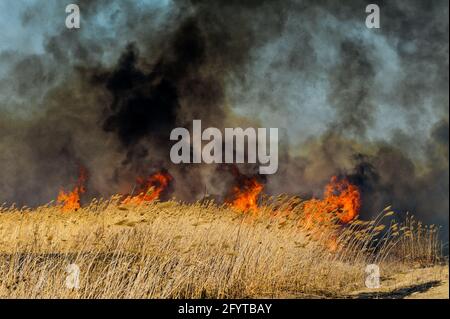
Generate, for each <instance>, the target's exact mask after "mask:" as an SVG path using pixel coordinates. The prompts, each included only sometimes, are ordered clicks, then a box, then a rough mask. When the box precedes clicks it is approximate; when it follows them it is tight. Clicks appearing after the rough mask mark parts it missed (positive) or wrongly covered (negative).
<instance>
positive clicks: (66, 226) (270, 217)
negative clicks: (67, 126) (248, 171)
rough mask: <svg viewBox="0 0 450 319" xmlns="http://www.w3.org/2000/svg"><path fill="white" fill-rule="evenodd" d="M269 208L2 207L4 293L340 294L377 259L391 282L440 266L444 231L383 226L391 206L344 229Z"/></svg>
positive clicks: (282, 204)
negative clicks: (74, 272)
mask: <svg viewBox="0 0 450 319" xmlns="http://www.w3.org/2000/svg"><path fill="white" fill-rule="evenodd" d="M263 207H264V208H261V209H260V210H259V211H258V213H251V212H249V213H239V212H236V211H234V210H232V209H230V208H228V207H225V206H218V205H215V204H214V203H212V202H204V203H196V204H182V203H178V202H175V201H169V202H164V203H160V202H153V203H146V204H142V205H140V206H123V205H121V204H120V198H119V197H113V198H111V199H110V200H101V201H97V200H94V201H93V202H92V203H91V204H90V205H89V206H87V207H84V208H82V209H80V210H78V211H76V212H64V213H63V212H61V210H60V208H59V207H56V206H54V205H53V204H49V205H46V206H43V207H39V208H36V209H29V208H23V209H16V208H14V207H2V208H0V297H3V298H5V297H6V298H257V297H262V298H264V297H272V298H279V297H342V296H347V295H349V294H350V293H351V292H352V291H357V290H360V289H363V288H364V281H365V267H366V265H367V264H369V263H377V264H378V265H379V266H380V269H381V272H382V275H383V276H389V275H390V274H393V273H395V272H398V271H401V270H402V269H405V268H407V267H411V266H412V265H415V264H420V265H421V266H425V265H434V264H436V263H438V262H439V260H440V247H439V241H438V239H437V234H436V233H437V232H436V231H435V229H434V228H428V227H427V228H425V227H423V226H422V225H420V228H419V227H418V224H417V223H416V222H411V220H410V219H409V220H408V221H407V223H406V224H405V225H396V226H393V225H394V224H395V223H393V224H391V225H388V226H383V225H384V224H383V220H385V219H387V218H388V217H389V215H390V214H391V212H390V211H389V210H386V211H384V212H383V213H382V214H381V215H380V217H379V218H377V219H376V220H374V221H371V222H363V221H356V222H354V223H352V224H350V225H347V226H346V227H342V226H339V225H336V224H335V223H332V222H328V223H323V222H321V223H317V224H314V225H310V224H309V225H305V224H304V223H303V222H302V221H303V220H304V219H305V216H304V214H303V211H302V202H301V201H300V200H298V199H295V198H286V197H282V196H280V197H279V198H276V199H270V200H267V202H266V204H264V205H263ZM384 227H387V228H385V229H382V228H384ZM405 227H406V228H405ZM419 229H420V230H419ZM72 263H75V264H76V265H78V267H79V268H80V287H79V289H68V288H67V287H66V285H65V280H66V277H67V276H68V274H67V272H66V270H67V266H68V265H69V264H72Z"/></svg>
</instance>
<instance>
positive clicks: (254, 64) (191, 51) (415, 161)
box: [0, 0, 449, 227]
mask: <svg viewBox="0 0 450 319" xmlns="http://www.w3.org/2000/svg"><path fill="white" fill-rule="evenodd" d="M73 2H74V3H77V4H79V6H80V9H81V17H82V20H81V29H79V30H68V29H66V28H65V19H66V13H65V7H66V5H67V4H69V2H68V3H65V2H64V1H56V0H53V1H43V0H26V1H25V0H24V1H20V2H19V1H13V0H3V1H1V2H0V30H2V31H1V33H0V116H1V117H0V134H1V135H0V167H1V169H2V178H1V179H0V201H5V202H17V203H18V204H21V205H22V204H26V205H38V204H40V203H45V202H48V201H50V200H52V199H54V198H55V196H56V193H57V191H58V190H59V188H60V187H61V186H66V187H70V185H73V183H74V182H75V180H76V176H77V170H78V167H79V166H84V167H86V168H87V169H88V171H89V185H88V189H89V195H90V196H108V195H111V194H113V193H117V192H123V193H126V192H129V191H130V190H129V189H130V185H132V184H133V181H134V180H135V178H136V176H138V175H142V174H144V175H145V174H150V173H151V172H153V171H155V170H158V169H168V170H169V171H170V172H171V174H172V175H174V177H175V180H176V183H175V185H174V186H173V190H172V191H173V195H175V196H177V197H179V198H181V199H184V200H195V199H198V198H201V196H202V194H204V190H205V188H207V189H208V191H210V192H212V193H224V192H225V189H226V188H227V187H229V185H228V183H229V182H230V178H231V177H228V176H225V175H227V174H226V173H224V172H223V170H221V169H218V168H217V167H212V166H207V165H201V166H174V165H173V164H171V163H170V161H169V158H168V157H169V149H170V141H169V138H168V136H169V134H170V131H171V129H172V128H175V127H179V126H188V125H189V123H192V120H193V119H202V120H203V122H204V123H205V125H211V126H215V127H219V128H223V127H237V126H243V127H245V126H253V127H278V128H280V130H281V132H282V134H281V138H280V148H281V150H282V153H281V154H280V169H279V172H278V173H277V174H276V175H273V176H268V177H267V180H266V183H267V184H266V187H265V191H266V192H268V193H271V194H277V193H283V192H286V193H289V194H296V195H301V196H304V197H310V196H320V195H321V191H322V190H323V186H324V185H325V184H326V182H327V181H328V180H329V179H330V177H331V176H333V175H339V176H345V177H347V178H349V179H350V180H351V181H352V182H353V183H355V184H357V185H358V186H359V187H360V189H361V191H362V198H363V212H362V215H365V216H370V215H374V214H376V213H378V212H379V211H381V210H382V209H383V208H384V207H386V206H388V205H393V207H394V209H396V210H397V211H398V212H399V213H404V212H406V211H410V212H411V213H413V214H415V215H418V217H419V218H421V219H424V220H425V221H427V222H433V223H439V224H441V225H443V226H445V227H447V226H448V213H449V199H448V183H449V182H448V180H449V174H448V154H449V151H448V121H449V116H448V111H449V108H448V107H449V92H448V84H449V83H448V57H449V54H448V1H446V0H442V1H440V0H433V1H425V0H422V1H419V0H414V1H400V0H398V1H356V0H355V1H345V2H338V1H317V0H316V1H312V0H310V1H307V0H297V1H294V0H286V1H268V0H265V1H263V0H259V1H256V0H249V1H234V0H227V1H225V0H218V1H206V0H204V1H202V0H190V1H188V0H179V1H176V0H146V1H145V0H141V1H111V0H96V1H87V0H83V1H78V2H77V1H73ZM368 3H377V4H378V5H379V6H380V8H381V28H380V29H368V28H367V27H366V26H365V19H366V15H367V14H366V13H365V8H366V5H367V4H368ZM243 170H244V171H247V172H251V171H253V167H248V168H245V167H244V168H243Z"/></svg>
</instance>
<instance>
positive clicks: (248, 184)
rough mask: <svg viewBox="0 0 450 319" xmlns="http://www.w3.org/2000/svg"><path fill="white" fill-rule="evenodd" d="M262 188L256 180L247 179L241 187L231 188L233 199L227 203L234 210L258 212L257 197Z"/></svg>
mask: <svg viewBox="0 0 450 319" xmlns="http://www.w3.org/2000/svg"><path fill="white" fill-rule="evenodd" d="M263 188H264V186H263V184H261V183H260V182H258V180H257V179H256V178H248V179H245V180H244V181H243V185H240V186H234V187H233V199H232V200H229V201H228V203H229V204H230V206H231V207H233V208H235V209H236V210H239V211H243V212H249V211H253V212H256V211H258V197H259V195H260V194H261V192H262V190H263Z"/></svg>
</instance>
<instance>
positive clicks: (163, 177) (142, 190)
mask: <svg viewBox="0 0 450 319" xmlns="http://www.w3.org/2000/svg"><path fill="white" fill-rule="evenodd" d="M172 180H173V177H172V176H171V175H170V174H169V173H166V172H157V173H155V174H153V175H151V176H150V177H148V178H146V179H145V178H138V179H137V184H138V185H139V190H138V194H137V195H135V196H132V195H130V196H127V197H126V198H125V199H124V200H123V201H122V204H130V205H139V204H142V203H145V202H152V201H154V200H157V199H159V197H160V196H161V193H162V192H163V191H164V190H165V189H167V187H168V186H169V184H170V182H171V181H172Z"/></svg>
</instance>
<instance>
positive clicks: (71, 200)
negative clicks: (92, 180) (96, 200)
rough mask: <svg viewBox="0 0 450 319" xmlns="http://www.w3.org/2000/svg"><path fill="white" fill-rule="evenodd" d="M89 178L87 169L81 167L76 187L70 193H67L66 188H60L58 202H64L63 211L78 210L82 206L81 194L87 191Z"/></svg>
mask: <svg viewBox="0 0 450 319" xmlns="http://www.w3.org/2000/svg"><path fill="white" fill-rule="evenodd" d="M87 179H88V174H87V170H86V169H85V168H83V167H81V168H80V175H79V177H78V180H77V183H76V186H75V187H74V189H73V190H72V191H71V192H68V193H66V192H65V191H64V189H61V190H60V192H59V194H58V198H57V200H56V201H57V203H58V204H62V208H61V209H62V211H64V212H68V211H76V210H78V209H80V208H81V203H80V195H81V194H83V193H85V192H86V187H85V183H86V181H87Z"/></svg>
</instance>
